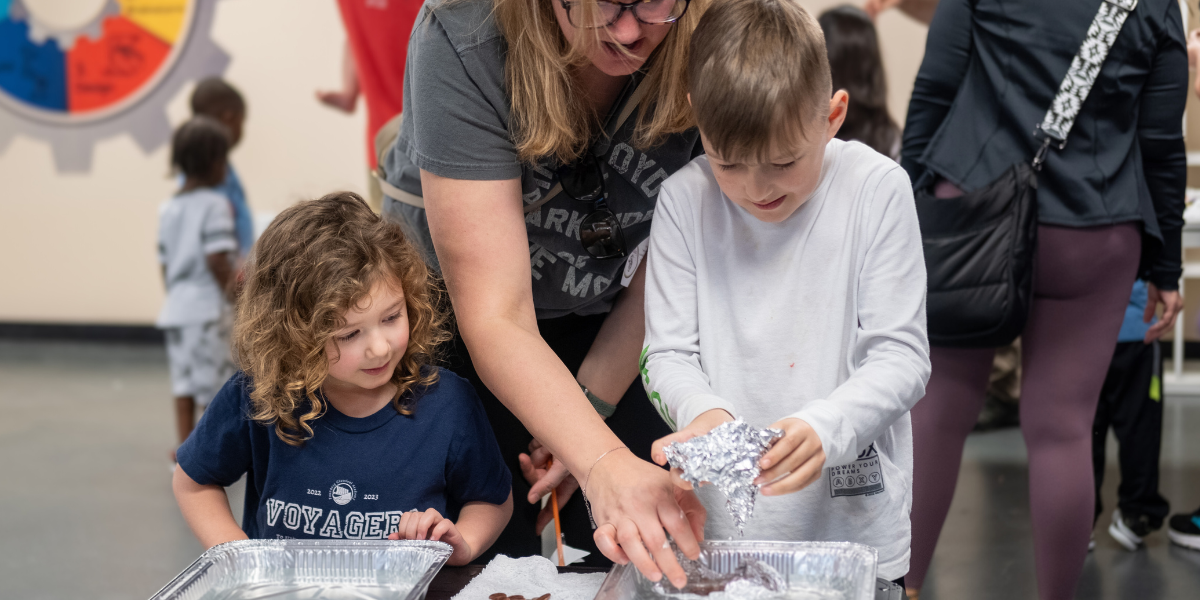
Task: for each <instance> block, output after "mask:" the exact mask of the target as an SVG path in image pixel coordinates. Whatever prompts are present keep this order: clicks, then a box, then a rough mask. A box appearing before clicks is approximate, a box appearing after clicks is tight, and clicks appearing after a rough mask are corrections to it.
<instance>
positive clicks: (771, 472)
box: [754, 417, 825, 496]
mask: <svg viewBox="0 0 1200 600" xmlns="http://www.w3.org/2000/svg"><path fill="white" fill-rule="evenodd" d="M771 427H774V428H776V429H782V430H783V437H782V438H780V439H779V440H776V442H775V445H773V446H771V449H770V450H769V451H767V453H766V454H765V455H764V456H763V457H762V459H761V460H759V461H758V464H759V466H760V467H762V468H763V469H765V470H764V471H763V472H762V473H761V474H760V475H759V476H758V478H757V479H755V480H754V483H756V484H759V485H762V484H764V483H765V484H768V485H764V486H763V487H762V488H761V489H760V491H761V492H762V493H763V495H765V496H779V495H782V494H790V493H792V492H797V491H800V490H802V489H804V488H806V487H808V485H809V484H810V483H812V482H814V481H816V480H817V479H818V478H820V477H821V471H822V470H824V469H825V449H824V448H823V447H822V446H821V438H819V437H817V432H815V431H813V428H812V427H811V426H810V425H809V424H808V423H805V422H804V421H802V420H800V419H797V418H795V417H789V418H787V419H783V420H781V421H777V422H776V423H775V424H774V425H771Z"/></svg>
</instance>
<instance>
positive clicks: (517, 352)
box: [421, 170, 704, 585]
mask: <svg viewBox="0 0 1200 600" xmlns="http://www.w3.org/2000/svg"><path fill="white" fill-rule="evenodd" d="M421 187H422V190H423V192H424V198H425V207H426V211H427V216H428V218H429V228H430V232H431V234H432V237H433V241H434V247H435V248H436V250H437V254H438V260H439V262H440V263H441V267H442V273H443V275H444V277H445V279H446V287H447V289H448V291H449V293H450V299H451V301H452V302H453V305H454V311H455V315H456V318H457V320H458V326H459V331H460V333H461V335H462V337H463V341H464V342H465V343H466V345H467V349H468V350H469V351H470V353H471V359H472V362H473V363H474V364H475V368H476V370H477V372H478V373H479V377H480V379H482V380H483V382H484V383H485V384H486V385H487V386H488V388H489V389H490V390H491V391H492V393H493V394H495V395H496V397H497V398H499V399H500V401H501V402H503V403H504V405H505V406H507V407H508V409H509V410H511V411H512V412H513V414H514V415H516V416H517V418H518V419H520V420H521V422H522V423H523V424H524V425H525V427H526V428H528V429H529V431H530V433H532V434H533V435H534V437H536V438H537V439H538V440H540V441H541V442H542V443H543V444H545V445H546V447H548V448H549V449H550V451H551V452H552V453H553V454H554V455H555V456H556V457H557V458H558V460H559V461H561V462H562V463H563V464H565V465H566V467H567V468H568V469H569V470H570V471H571V473H572V474H574V475H575V476H576V478H577V479H578V480H579V481H580V483H581V484H582V485H583V489H584V491H585V492H586V494H587V497H588V499H589V500H590V501H591V504H592V512H593V515H594V516H595V519H596V522H597V524H599V525H600V526H601V527H600V529H599V530H598V531H597V544H598V546H599V547H600V550H601V551H602V552H604V554H605V555H607V556H608V557H609V558H611V559H613V560H614V561H617V562H622V563H624V562H627V561H632V562H633V563H634V565H635V566H636V567H637V568H638V570H640V571H641V572H642V573H643V574H645V575H646V576H647V577H648V578H650V579H652V580H658V579H659V578H660V577H661V576H662V575H663V574H665V575H666V576H667V577H668V579H670V581H671V582H672V583H674V584H675V585H682V584H684V583H685V582H686V576H685V575H684V573H683V570H682V568H681V567H680V566H679V563H678V561H676V559H675V556H674V554H673V552H672V551H671V549H670V548H669V546H667V545H666V539H667V537H666V536H667V534H670V535H671V536H672V537H673V538H674V540H675V542H676V543H677V544H678V546H679V548H680V549H681V550H683V551H684V552H685V553H686V554H687V555H688V556H692V557H695V556H698V554H699V546H698V543H697V538H698V537H700V535H701V534H700V532H701V531H702V527H703V519H704V512H703V509H702V508H699V502H698V501H697V500H696V498H695V496H694V495H691V493H690V492H682V491H678V492H677V490H676V488H675V487H674V486H673V485H672V483H671V480H670V478H669V475H668V473H667V472H666V471H664V470H662V469H660V468H658V467H656V466H654V465H652V464H650V463H647V462H645V461H642V460H640V459H638V458H636V457H634V456H633V454H631V453H630V452H628V451H626V450H614V449H618V448H620V447H621V446H622V445H623V444H622V443H621V441H620V440H619V439H618V438H617V436H616V435H615V434H613V432H612V431H611V430H610V429H609V428H608V427H607V426H605V424H604V421H603V420H601V419H600V417H599V415H597V414H596V411H595V410H594V409H593V408H592V406H591V404H589V403H588V401H587V398H586V397H584V395H583V392H582V391H581V390H580V389H579V385H578V384H577V383H576V381H575V378H574V377H572V375H571V372H570V371H569V370H568V369H567V367H566V366H565V365H564V364H563V363H562V361H561V360H559V358H558V356H556V355H555V354H554V352H553V351H552V350H551V349H550V347H549V346H548V345H547V344H546V342H545V341H544V340H543V339H542V337H541V335H540V334H539V333H538V326H537V317H536V313H535V311H534V303H533V289H532V286H531V283H530V282H531V281H532V274H531V267H530V263H529V243H528V237H527V235H526V233H525V218H524V213H523V210H522V202H521V190H520V181H519V180H517V179H510V180H501V181H465V180H457V179H448V178H444V177H439V176H437V175H433V174H432V173H429V172H427V171H424V170H422V171H421ZM681 503H682V506H681ZM664 529H665V531H664ZM613 540H615V541H616V542H617V543H619V544H620V547H619V548H618V547H616V546H615V545H613V544H612V543H611V541H613Z"/></svg>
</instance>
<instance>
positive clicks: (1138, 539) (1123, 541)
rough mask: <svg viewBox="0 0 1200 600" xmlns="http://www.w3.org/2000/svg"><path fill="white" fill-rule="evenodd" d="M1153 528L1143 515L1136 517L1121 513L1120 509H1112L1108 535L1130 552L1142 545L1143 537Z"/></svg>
mask: <svg viewBox="0 0 1200 600" xmlns="http://www.w3.org/2000/svg"><path fill="white" fill-rule="evenodd" d="M1151 531H1153V529H1151V528H1150V519H1149V518H1147V517H1146V516H1145V515H1139V516H1138V517H1137V518H1133V517H1126V516H1123V515H1121V509H1119V508H1118V509H1117V510H1115V511H1113V518H1112V525H1109V526H1108V535H1111V536H1112V538H1113V539H1114V540H1117V543H1118V544H1120V545H1121V546H1122V547H1123V548H1125V549H1126V550H1128V551H1130V552H1136V551H1137V549H1138V548H1141V547H1142V545H1143V541H1142V540H1143V539H1145V537H1146V536H1147V535H1150V532H1151Z"/></svg>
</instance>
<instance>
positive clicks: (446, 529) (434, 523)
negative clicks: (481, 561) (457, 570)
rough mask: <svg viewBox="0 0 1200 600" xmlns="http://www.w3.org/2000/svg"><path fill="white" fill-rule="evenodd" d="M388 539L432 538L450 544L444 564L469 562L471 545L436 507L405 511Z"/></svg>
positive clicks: (455, 564)
mask: <svg viewBox="0 0 1200 600" xmlns="http://www.w3.org/2000/svg"><path fill="white" fill-rule="evenodd" d="M388 539H389V540H432V541H441V542H446V543H447V544H450V547H451V548H454V553H453V554H451V555H450V560H449V561H447V563H446V564H449V565H451V566H460V565H465V564H467V563H469V562H471V558H472V556H473V551H472V550H471V545H470V544H468V543H467V540H466V539H465V538H463V536H462V534H461V533H459V531H458V527H457V526H456V525H455V524H454V521H451V520H450V519H447V518H446V517H443V516H442V513H439V512H438V511H437V509H433V508H431V509H429V510H426V511H425V512H415V511H414V512H406V513H404V515H403V516H401V517H400V528H399V529H398V530H397V531H393V532H392V533H390V534H388Z"/></svg>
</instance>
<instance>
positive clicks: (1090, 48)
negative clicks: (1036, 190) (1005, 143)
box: [1033, 0, 1138, 170]
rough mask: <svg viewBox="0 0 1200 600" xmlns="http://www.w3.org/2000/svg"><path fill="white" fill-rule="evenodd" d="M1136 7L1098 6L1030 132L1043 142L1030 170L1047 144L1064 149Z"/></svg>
mask: <svg viewBox="0 0 1200 600" xmlns="http://www.w3.org/2000/svg"><path fill="white" fill-rule="evenodd" d="M1137 3H1138V0H1104V1H1103V2H1101V3H1100V10H1099V12H1097V13H1096V18H1094V19H1092V25H1091V26H1090V27H1088V32H1087V37H1085V38H1084V39H1083V45H1081V46H1080V47H1079V52H1077V53H1075V58H1074V59H1072V60H1071V68H1069V69H1067V76H1066V77H1065V78H1063V81H1062V85H1060V86H1059V88H1058V94H1056V95H1055V96H1054V101H1053V102H1051V103H1050V110H1048V111H1046V117H1045V118H1044V119H1042V123H1041V125H1038V127H1037V130H1036V131H1034V132H1033V134H1034V137H1038V138H1043V139H1042V147H1041V148H1040V149H1038V152H1037V155H1036V156H1035V157H1034V159H1033V168H1034V169H1039V170H1040V169H1041V166H1042V163H1044V162H1045V161H1046V152H1047V150H1048V149H1049V148H1050V146H1051V144H1054V145H1055V146H1056V147H1057V148H1058V149H1059V150H1061V149H1062V148H1063V147H1065V146H1066V145H1067V135H1068V134H1070V133H1071V127H1072V126H1074V125H1075V117H1077V116H1079V109H1080V108H1081V107H1082V106H1083V101H1084V100H1086V99H1087V97H1088V93H1090V92H1091V91H1092V84H1094V83H1096V77H1098V76H1099V75H1100V67H1102V66H1104V60H1105V59H1106V58H1108V52H1109V50H1112V47H1113V43H1115V42H1116V41H1117V34H1119V33H1121V27H1122V26H1123V25H1124V24H1125V19H1126V18H1127V17H1129V13H1131V12H1133V9H1135V8H1137Z"/></svg>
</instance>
